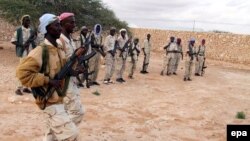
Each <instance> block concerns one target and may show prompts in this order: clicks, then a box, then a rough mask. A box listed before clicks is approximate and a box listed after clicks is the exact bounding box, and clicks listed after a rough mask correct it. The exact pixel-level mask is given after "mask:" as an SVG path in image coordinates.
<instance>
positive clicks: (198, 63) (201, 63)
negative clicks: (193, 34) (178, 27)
mask: <svg viewBox="0 0 250 141" xmlns="http://www.w3.org/2000/svg"><path fill="white" fill-rule="evenodd" d="M205 42H206V41H205V39H202V41H201V45H199V47H196V46H195V39H194V38H191V39H190V41H189V44H188V49H187V52H186V54H185V56H186V57H185V58H186V59H185V75H184V79H183V80H184V81H191V80H192V79H191V74H192V69H193V64H194V63H195V76H202V75H203V69H204V68H205V59H206V54H205V50H206V46H205ZM164 50H165V52H166V55H165V56H164V62H163V69H162V71H161V73H160V74H161V75H164V74H166V75H168V76H170V75H172V74H173V75H177V73H176V71H177V69H178V66H179V63H180V60H181V59H182V60H183V57H184V56H183V49H182V44H181V39H180V38H177V40H176V41H175V37H170V42H169V43H168V45H166V46H164Z"/></svg>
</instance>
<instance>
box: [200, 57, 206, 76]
mask: <svg viewBox="0 0 250 141" xmlns="http://www.w3.org/2000/svg"><path fill="white" fill-rule="evenodd" d="M205 62H206V59H205V58H204V62H203V64H202V69H201V76H203V75H204V74H205V69H206V68H207V66H205Z"/></svg>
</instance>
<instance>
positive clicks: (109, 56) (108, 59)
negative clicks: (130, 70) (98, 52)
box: [103, 27, 118, 84]
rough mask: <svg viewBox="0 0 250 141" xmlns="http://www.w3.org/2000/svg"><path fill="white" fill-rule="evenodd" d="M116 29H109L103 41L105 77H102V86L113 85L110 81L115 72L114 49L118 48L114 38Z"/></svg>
mask: <svg viewBox="0 0 250 141" xmlns="http://www.w3.org/2000/svg"><path fill="white" fill-rule="evenodd" d="M115 32H116V28H115V27H111V29H110V33H109V35H108V36H107V37H106V39H105V43H104V48H105V53H106V56H105V65H106V66H105V67H106V72H105V77H104V82H103V83H104V84H110V83H113V81H112V80H111V78H112V76H113V73H114V71H115V54H116V48H117V46H118V43H117V41H116V37H115Z"/></svg>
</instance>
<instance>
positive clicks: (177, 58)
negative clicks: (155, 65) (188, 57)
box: [173, 45, 182, 73]
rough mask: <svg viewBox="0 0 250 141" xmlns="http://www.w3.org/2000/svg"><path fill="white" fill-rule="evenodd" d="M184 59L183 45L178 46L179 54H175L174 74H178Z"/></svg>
mask: <svg viewBox="0 0 250 141" xmlns="http://www.w3.org/2000/svg"><path fill="white" fill-rule="evenodd" d="M181 58H182V45H177V53H176V54H175V64H174V71H173V72H174V73H176V71H177V69H178V66H179V63H180V61H181Z"/></svg>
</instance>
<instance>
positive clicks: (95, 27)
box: [94, 24, 102, 37]
mask: <svg viewBox="0 0 250 141" xmlns="http://www.w3.org/2000/svg"><path fill="white" fill-rule="evenodd" d="M98 26H99V27H100V31H99V33H97V31H96V29H97V27H98ZM94 33H95V37H99V36H100V35H101V33H102V26H101V25H100V24H96V25H95V26H94Z"/></svg>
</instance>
